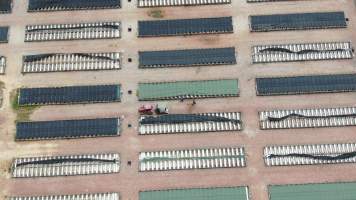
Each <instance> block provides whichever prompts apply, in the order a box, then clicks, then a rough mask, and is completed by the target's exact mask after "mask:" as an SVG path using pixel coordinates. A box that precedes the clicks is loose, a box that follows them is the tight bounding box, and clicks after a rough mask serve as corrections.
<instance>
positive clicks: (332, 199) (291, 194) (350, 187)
mask: <svg viewBox="0 0 356 200" xmlns="http://www.w3.org/2000/svg"><path fill="white" fill-rule="evenodd" d="M269 196H270V200H354V199H356V182H353V183H323V184H303V185H274V186H269Z"/></svg>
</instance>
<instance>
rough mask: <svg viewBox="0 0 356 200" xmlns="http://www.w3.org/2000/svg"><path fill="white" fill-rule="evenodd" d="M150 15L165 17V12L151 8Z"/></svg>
mask: <svg viewBox="0 0 356 200" xmlns="http://www.w3.org/2000/svg"><path fill="white" fill-rule="evenodd" d="M148 15H149V16H151V17H153V18H163V17H164V12H163V11H162V10H151V11H150V12H149V14H148Z"/></svg>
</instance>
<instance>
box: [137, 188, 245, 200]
mask: <svg viewBox="0 0 356 200" xmlns="http://www.w3.org/2000/svg"><path fill="white" fill-rule="evenodd" d="M248 196H249V195H248V188H247V187H229V188H199V189H176V190H160V191H144V192H140V200H248V199H249V197H248Z"/></svg>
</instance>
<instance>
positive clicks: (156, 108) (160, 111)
mask: <svg viewBox="0 0 356 200" xmlns="http://www.w3.org/2000/svg"><path fill="white" fill-rule="evenodd" d="M138 112H139V113H140V114H141V115H153V113H156V114H157V115H164V114H168V107H167V104H166V103H158V104H156V105H152V104H145V105H142V106H140V107H139V108H138Z"/></svg>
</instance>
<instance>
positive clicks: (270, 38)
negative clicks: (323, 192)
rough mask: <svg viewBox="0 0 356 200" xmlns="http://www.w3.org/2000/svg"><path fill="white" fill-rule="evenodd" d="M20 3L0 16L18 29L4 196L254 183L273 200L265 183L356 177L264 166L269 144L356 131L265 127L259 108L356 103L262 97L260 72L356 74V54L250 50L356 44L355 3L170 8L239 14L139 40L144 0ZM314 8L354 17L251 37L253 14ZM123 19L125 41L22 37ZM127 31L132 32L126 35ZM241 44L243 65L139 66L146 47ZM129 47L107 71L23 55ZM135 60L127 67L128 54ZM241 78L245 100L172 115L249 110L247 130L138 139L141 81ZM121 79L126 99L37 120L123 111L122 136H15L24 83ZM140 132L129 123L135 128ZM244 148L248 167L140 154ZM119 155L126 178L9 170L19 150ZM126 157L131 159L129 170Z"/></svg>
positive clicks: (179, 106) (3, 115)
mask: <svg viewBox="0 0 356 200" xmlns="http://www.w3.org/2000/svg"><path fill="white" fill-rule="evenodd" d="M21 2H22V4H21V3H20V1H19V0H15V5H14V9H13V13H12V14H11V15H1V17H0V25H10V26H11V28H10V41H9V43H8V44H1V45H0V52H1V54H4V55H5V56H6V57H7V58H8V67H7V69H6V75H5V76H1V77H0V80H1V81H3V82H5V89H4V102H3V106H2V108H1V110H0V127H1V129H0V152H1V153H0V170H1V172H0V173H1V177H0V191H1V198H3V197H4V195H48V194H70V193H87V192H91V193H92V192H110V191H115V192H120V195H121V198H122V199H124V200H129V199H130V200H137V199H138V192H139V191H142V190H152V189H154V190H158V189H167V188H190V187H218V186H240V185H248V186H249V188H250V193H251V199H254V200H267V199H268V193H267V190H266V188H267V185H269V184H292V183H314V182H338V181H356V170H355V165H353V164H345V165H322V166H306V167H265V165H264V162H263V159H262V150H263V147H264V146H266V145H272V144H303V143H311V144H314V143H339V142H356V135H355V133H356V128H355V127H344V128H321V129H300V130H276V131H261V130H259V127H258V115H257V112H258V111H262V110H266V109H279V108H309V107H338V106H356V101H355V100H356V93H342V94H320V95H299V96H276V97H256V95H255V83H254V79H255V77H260V76H290V75H303V74H337V73H355V72H356V62H355V59H353V60H343V61H327V62H323V61H321V62H305V63H280V64H258V65H251V50H250V48H251V46H252V45H254V44H264V43H293V42H296V43H300V42H317V41H349V40H351V41H352V42H353V43H354V44H356V23H355V21H356V7H355V4H354V1H353V0H314V1H294V2H276V3H256V4H247V3H246V2H245V0H233V3H232V5H220V6H199V7H176V8H162V9H161V10H162V13H164V18H167V19H175V18H190V17H191V18H194V17H214V16H233V18H234V29H235V32H234V34H224V35H207V36H206V35H201V36H191V37H166V38H145V39H138V38H137V37H136V35H137V25H136V24H137V20H143V19H152V18H151V17H150V16H149V15H148V13H150V10H151V9H138V8H136V1H132V2H131V3H128V2H127V1H124V2H123V8H122V9H118V10H96V11H75V12H53V13H27V12H26V3H24V2H25V1H21ZM314 11H345V13H346V15H347V17H348V18H349V19H350V22H349V27H348V28H347V29H330V30H312V31H288V32H271V33H250V32H249V28H248V16H249V15H251V14H269V13H293V12H314ZM107 20H120V21H122V23H123V30H122V38H121V39H118V40H92V41H65V42H43V43H24V42H23V40H24V28H25V25H27V24H37V23H38V24H41V23H68V22H84V21H107ZM128 27H132V28H133V31H132V32H128V31H127V29H128ZM228 46H235V47H236V48H237V52H238V64H237V65H233V66H213V67H192V68H181V69H157V70H139V69H138V68H137V66H138V63H137V57H138V55H137V52H138V50H162V49H182V48H208V47H228ZM88 51H122V52H123V53H124V63H123V69H122V70H119V71H105V72H69V73H50V74H31V75H25V76H23V75H22V74H21V73H20V70H21V62H22V55H24V54H31V53H46V52H48V53H52V52H88ZM128 58H132V59H133V62H131V63H128V62H127V59H128ZM220 78H238V79H239V81H240V88H241V96H240V97H238V98H226V99H224V98H221V99H219V98H218V99H207V100H199V101H197V105H196V106H195V107H194V108H190V107H189V106H188V105H186V104H183V103H178V102H170V107H171V110H172V112H176V113H187V112H214V111H241V112H242V113H243V121H244V126H245V128H244V130H243V131H242V132H229V133H202V134H181V135H159V136H139V135H138V133H137V118H138V115H137V114H136V110H137V107H138V106H139V102H138V101H137V98H136V96H135V95H128V94H127V91H128V90H133V91H135V90H136V89H137V83H138V82H142V81H170V80H200V79H220ZM109 83H121V84H122V88H123V92H124V95H123V99H122V102H121V103H112V104H91V105H70V106H45V107H41V108H39V109H38V110H36V111H35V112H34V113H33V114H32V116H31V119H32V120H55V119H78V118H95V117H112V116H121V117H124V125H123V132H122V135H121V136H120V137H116V138H97V139H74V140H55V141H42V142H14V134H15V124H14V120H15V117H16V116H15V114H14V113H13V111H12V110H11V108H10V100H9V94H10V91H12V90H13V89H15V88H18V87H21V86H27V87H36V86H64V85H83V84H109ZM129 123H130V124H133V128H128V127H127V125H128V124H129ZM220 146H221V147H222V146H226V147H228V146H245V147H246V151H247V154H248V158H247V159H248V160H247V164H248V166H247V167H246V168H243V169H212V170H186V171H170V172H153V173H139V172H138V154H139V152H140V151H149V150H161V149H184V148H198V147H199V148H201V147H220ZM96 152H119V153H120V154H121V157H122V165H121V171H120V173H118V174H110V175H93V176H73V177H55V178H36V179H12V178H9V174H8V173H7V171H6V170H7V169H8V167H9V163H10V161H11V159H13V158H14V157H17V156H30V155H31V156H33V155H44V154H45V155H47V154H48V155H52V154H81V153H96ZM127 161H132V162H133V164H132V165H131V166H128V165H127V164H126V163H127Z"/></svg>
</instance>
